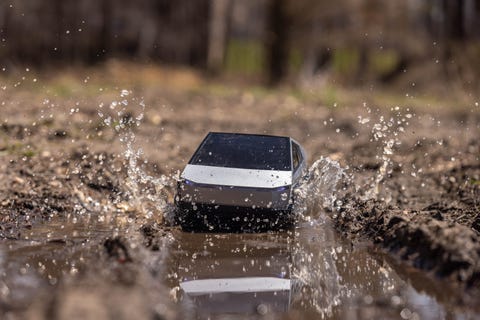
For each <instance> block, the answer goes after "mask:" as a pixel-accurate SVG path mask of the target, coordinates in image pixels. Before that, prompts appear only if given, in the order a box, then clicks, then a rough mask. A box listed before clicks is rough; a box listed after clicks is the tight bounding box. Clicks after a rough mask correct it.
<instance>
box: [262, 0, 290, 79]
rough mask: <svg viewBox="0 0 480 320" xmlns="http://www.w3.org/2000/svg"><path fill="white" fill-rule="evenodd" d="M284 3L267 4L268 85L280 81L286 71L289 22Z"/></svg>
mask: <svg viewBox="0 0 480 320" xmlns="http://www.w3.org/2000/svg"><path fill="white" fill-rule="evenodd" d="M286 2H287V0H270V2H269V4H268V5H269V8H268V22H267V32H266V35H267V50H266V58H267V59H266V63H267V66H268V83H269V84H270V85H276V84H278V83H279V82H280V81H282V80H283V78H284V77H285V75H286V70H287V63H288V30H289V21H288V17H287V10H286Z"/></svg>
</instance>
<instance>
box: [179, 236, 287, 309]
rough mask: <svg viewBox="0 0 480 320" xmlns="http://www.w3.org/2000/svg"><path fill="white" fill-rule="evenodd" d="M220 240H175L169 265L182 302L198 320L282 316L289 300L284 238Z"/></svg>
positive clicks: (214, 237) (254, 237)
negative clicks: (205, 319) (224, 316)
mask: <svg viewBox="0 0 480 320" xmlns="http://www.w3.org/2000/svg"><path fill="white" fill-rule="evenodd" d="M199 236H201V237H202V239H203V241H200V239H199ZM225 237H227V235H222V234H204V235H200V234H189V233H183V234H182V235H181V241H179V242H178V243H179V251H178V252H177V253H176V254H175V256H176V258H175V260H176V261H177V263H178V269H177V270H178V279H179V284H178V285H179V287H180V289H181V292H182V298H183V303H186V304H192V305H193V307H194V309H195V310H196V312H197V316H199V317H209V316H211V315H222V314H231V315H232V314H239V315H243V316H245V315H255V314H260V315H262V314H265V313H272V312H273V313H277V312H286V311H288V309H289V307H290V303H291V295H292V279H291V278H290V276H291V274H290V271H291V270H290V269H291V261H292V257H291V251H290V248H289V246H290V243H291V242H292V241H291V239H290V241H289V236H288V235H287V234H261V235H260V234H238V235H232V234H229V235H228V241H225V240H227V238H225ZM189 238H191V239H189ZM183 246H188V247H183ZM182 247H183V248H182Z"/></svg>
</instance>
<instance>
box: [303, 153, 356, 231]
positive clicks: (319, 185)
mask: <svg viewBox="0 0 480 320" xmlns="http://www.w3.org/2000/svg"><path fill="white" fill-rule="evenodd" d="M347 178H348V176H347V174H346V173H345V170H344V169H343V168H342V167H341V166H340V164H339V163H338V162H337V161H334V160H331V159H330V158H328V157H325V158H324V157H320V159H318V160H316V161H315V162H314V163H313V164H312V165H311V166H310V168H309V169H308V170H307V173H306V175H305V176H304V178H303V179H302V181H301V182H300V184H299V186H298V187H296V188H295V189H294V197H295V213H296V215H297V216H298V217H300V218H301V219H302V220H304V221H309V222H313V221H317V220H318V219H321V218H322V217H321V215H320V211H319V209H321V208H323V209H327V210H334V209H335V207H336V206H340V205H341V204H342V200H341V197H339V190H338V189H339V186H340V184H341V183H342V182H343V181H345V180H346V179H347Z"/></svg>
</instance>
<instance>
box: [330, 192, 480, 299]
mask: <svg viewBox="0 0 480 320" xmlns="http://www.w3.org/2000/svg"><path fill="white" fill-rule="evenodd" d="M439 215H440V214H437V215H435V214H434V215H433V217H432V214H431V213H430V212H429V211H418V212H416V211H410V212H409V211H406V210H402V209H399V208H398V207H393V206H388V205H385V204H384V203H382V202H378V201H374V200H370V201H365V202H355V203H353V204H352V206H351V207H350V208H346V209H342V210H341V211H340V212H339V214H338V217H337V218H336V219H335V226H336V228H337V229H338V230H340V231H341V232H342V233H343V234H345V235H347V236H348V237H350V238H354V239H357V240H358V239H361V238H363V239H369V240H372V241H373V242H374V243H375V244H378V245H380V246H382V247H384V248H386V249H387V250H388V251H389V252H391V253H393V254H394V255H395V256H397V257H399V258H400V259H402V260H405V261H407V262H409V263H410V264H411V265H412V266H414V267H416V268H419V269H422V270H425V271H427V272H430V273H431V274H432V275H434V276H436V277H439V278H447V279H449V280H452V281H454V282H457V283H458V284H459V285H461V286H463V287H464V288H466V289H473V290H477V291H478V285H479V284H480V263H479V262H480V236H479V234H478V232H476V231H475V230H472V228H469V227H467V226H464V225H460V224H458V223H456V222H454V221H445V220H444V219H441V220H440V219H439V218H438V217H439ZM435 216H437V218H436V217H435Z"/></svg>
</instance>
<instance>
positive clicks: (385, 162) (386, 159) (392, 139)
mask: <svg viewBox="0 0 480 320" xmlns="http://www.w3.org/2000/svg"><path fill="white" fill-rule="evenodd" d="M367 110H368V113H371V112H372V111H371V109H369V108H367ZM391 111H392V112H394V113H393V115H392V116H391V117H390V118H388V119H387V118H385V116H380V117H379V119H378V120H377V121H376V122H375V123H374V124H373V126H372V127H371V134H372V138H371V139H370V142H371V143H375V142H377V143H379V144H380V152H379V154H377V155H376V158H377V159H379V160H380V161H381V163H380V167H379V169H378V171H377V172H376V174H375V176H374V177H373V178H372V180H371V182H370V184H369V185H368V186H366V189H365V190H366V191H365V193H364V194H363V197H362V198H363V200H368V199H378V197H379V195H380V193H381V187H382V186H383V184H382V182H383V181H384V180H385V179H386V178H387V177H388V175H390V174H391V173H392V170H393V164H394V163H393V154H394V148H395V146H396V145H400V144H401V141H400V139H399V136H400V134H401V133H403V132H404V131H405V127H406V126H408V125H409V119H411V118H412V117H413V115H412V114H411V113H409V109H408V108H407V109H406V113H403V112H402V110H401V109H400V107H398V106H397V107H394V108H392V109H391ZM358 118H359V121H358V122H359V123H360V124H362V125H365V124H367V123H369V122H370V118H362V117H358ZM383 200H385V201H386V202H387V203H388V202H390V201H391V199H390V198H389V197H387V198H386V199H383Z"/></svg>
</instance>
